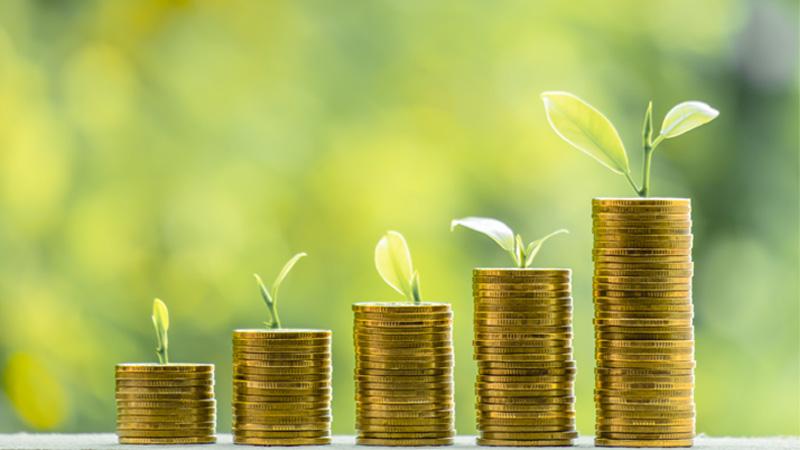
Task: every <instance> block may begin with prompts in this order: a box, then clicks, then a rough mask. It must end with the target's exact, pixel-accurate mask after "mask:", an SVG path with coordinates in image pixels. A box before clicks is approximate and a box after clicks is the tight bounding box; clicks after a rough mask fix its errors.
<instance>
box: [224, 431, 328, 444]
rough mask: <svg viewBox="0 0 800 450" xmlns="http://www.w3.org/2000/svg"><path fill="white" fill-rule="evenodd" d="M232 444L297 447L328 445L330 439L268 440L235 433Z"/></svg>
mask: <svg viewBox="0 0 800 450" xmlns="http://www.w3.org/2000/svg"><path fill="white" fill-rule="evenodd" d="M233 443H234V444H242V445H272V446H297V445H328V444H330V443H331V438H330V437H320V438H302V437H300V438H270V437H260V436H247V435H242V434H241V433H237V434H234V435H233Z"/></svg>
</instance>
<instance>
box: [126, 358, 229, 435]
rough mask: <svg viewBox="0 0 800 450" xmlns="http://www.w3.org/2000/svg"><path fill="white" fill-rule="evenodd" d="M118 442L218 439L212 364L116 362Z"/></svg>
mask: <svg viewBox="0 0 800 450" xmlns="http://www.w3.org/2000/svg"><path fill="white" fill-rule="evenodd" d="M116 381H117V389H116V399H117V436H118V438H119V443H120V444H165V445H172V444H211V443H214V442H216V440H217V439H216V436H215V429H216V420H217V414H216V400H214V366H213V365H212V364H119V365H117V367H116Z"/></svg>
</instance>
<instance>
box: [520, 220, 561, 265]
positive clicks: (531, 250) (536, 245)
mask: <svg viewBox="0 0 800 450" xmlns="http://www.w3.org/2000/svg"><path fill="white" fill-rule="evenodd" d="M558 234H569V231H568V230H565V229H563V228H562V229H560V230H556V231H553V232H552V233H550V234H548V235H547V236H545V237H543V238H540V239H537V240H535V241H533V242H531V243H530V244H528V249H527V251H526V252H525V253H526V254H527V257H526V259H525V267H530V265H531V264H532V263H533V258H535V257H536V254H537V253H539V250H541V248H542V244H544V243H545V241H547V240H548V239H550V238H551V237H553V236H556V235H558Z"/></svg>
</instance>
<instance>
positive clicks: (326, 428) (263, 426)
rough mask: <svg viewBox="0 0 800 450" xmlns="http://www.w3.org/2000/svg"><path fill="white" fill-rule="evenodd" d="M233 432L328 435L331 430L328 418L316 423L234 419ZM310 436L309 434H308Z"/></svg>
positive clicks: (248, 418)
mask: <svg viewBox="0 0 800 450" xmlns="http://www.w3.org/2000/svg"><path fill="white" fill-rule="evenodd" d="M234 427H235V431H236V432H240V431H261V432H273V433H280V432H287V431H291V432H303V431H305V432H313V433H316V434H317V435H319V434H325V435H327V434H329V433H330V429H331V423H330V416H327V418H320V421H319V422H317V423H311V422H308V423H291V424H284V423H277V424H276V423H261V422H260V418H257V419H254V418H253V417H241V416H237V417H236V422H235V423H234ZM309 434H310V433H309Z"/></svg>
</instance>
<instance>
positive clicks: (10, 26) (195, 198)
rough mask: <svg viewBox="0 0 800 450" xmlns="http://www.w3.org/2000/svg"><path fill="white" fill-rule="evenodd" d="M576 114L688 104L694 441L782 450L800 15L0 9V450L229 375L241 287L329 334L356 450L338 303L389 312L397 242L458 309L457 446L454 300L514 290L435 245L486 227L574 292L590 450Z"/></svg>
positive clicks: (250, 319)
mask: <svg viewBox="0 0 800 450" xmlns="http://www.w3.org/2000/svg"><path fill="white" fill-rule="evenodd" d="M551 89H559V90H568V91H572V92H575V93H576V94H578V95H580V96H582V97H584V98H586V99H587V100H588V101H590V102H591V103H593V104H594V105H595V106H597V107H598V108H599V109H601V110H602V111H604V112H605V113H606V114H607V115H608V116H609V117H610V118H611V120H612V121H613V122H614V123H615V124H616V125H617V127H618V128H619V130H620V133H621V135H622V136H623V139H624V140H625V142H626V144H627V146H628V151H629V154H630V156H631V159H632V164H633V165H634V168H635V170H636V172H637V173H638V170H639V167H640V166H641V163H640V150H639V147H640V141H639V130H640V126H641V118H642V115H643V113H644V110H645V106H646V103H647V101H648V100H649V99H652V100H653V102H654V105H655V110H654V111H655V117H656V121H657V122H660V120H661V118H662V117H663V115H664V114H665V112H666V111H667V110H668V109H669V108H670V107H671V106H672V105H674V104H675V103H677V102H679V101H683V100H689V99H698V100H704V101H706V102H708V103H710V104H711V105H713V106H714V107H716V108H718V109H719V110H720V111H721V115H720V117H719V118H718V119H717V120H715V121H714V122H712V123H711V124H709V125H708V126H705V127H703V128H701V129H699V130H696V131H693V132H691V133H690V134H687V135H686V136H682V137H680V138H678V139H675V140H671V141H668V142H665V143H664V144H663V145H662V146H661V147H659V150H658V151H657V153H656V156H655V163H654V174H653V194H654V195H657V196H658V195H661V196H686V197H691V198H692V201H693V207H694V211H693V219H694V232H695V250H694V258H695V262H696V276H695V283H694V294H695V295H694V299H695V311H696V321H695V323H696V339H697V360H698V367H697V380H696V384H697V388H696V401H697V417H698V419H697V429H698V432H704V433H709V434H713V435H722V434H724V435H767V434H800V430H799V429H798V427H800V425H799V424H800V413H799V412H798V409H799V408H800V392H799V385H800V370H799V367H798V366H799V364H800V350H799V349H798V346H799V345H800V331H799V328H800V327H799V326H798V320H800V310H799V308H798V305H799V303H800V300H799V298H800V288H799V287H798V272H799V271H800V270H799V269H800V268H799V267H798V248H800V242H799V241H798V233H799V230H800V223H799V222H798V206H799V205H800V195H799V194H798V193H799V192H800V188H799V186H798V180H799V179H800V176H799V175H798V169H799V167H800V164H799V163H798V6H797V3H796V2H794V1H752V2H748V1H733V0H730V1H724V0H711V1H703V2H698V1H692V0H675V1H660V2H642V1H634V0H631V1H587V2H565V1H533V0H531V1H494V2H489V1H467V0H453V1H428V0H424V1H423V0H404V1H370V2H353V3H350V2H345V3H342V2H331V1H323V0H319V1H286V2H282V1H263V2H257V1H241V2H217V1H196V2H195V1H173V2H166V1H113V2H112V1H107V2H101V1H83V2H73V1H4V2H2V3H1V4H0V255H2V256H0V264H2V267H1V269H0V371H2V373H3V389H2V394H0V431H2V432H10V431H18V430H37V429H52V430H57V431H69V432H75V431H101V430H105V431H112V430H113V429H114V413H113V411H114V400H113V392H114V380H113V366H114V364H116V363H118V362H137V361H152V360H154V359H155V353H154V351H153V349H154V345H155V343H154V336H153V333H152V326H151V323H150V317H149V315H150V306H151V301H152V298H153V297H155V296H158V297H160V298H162V299H164V300H165V301H166V302H167V304H168V305H169V306H170V309H171V313H172V330H171V336H170V342H171V354H172V356H173V358H174V359H176V360H179V361H185V362H189V361H192V362H211V363H215V364H217V393H218V399H219V423H220V426H219V429H220V430H221V431H227V430H229V429H230V421H231V420H230V392H231V386H230V385H231V374H230V372H231V367H230V366H231V363H230V359H231V355H230V353H231V352H230V346H231V344H230V335H231V330H232V329H234V328H240V327H258V326H260V324H261V323H262V322H263V321H264V320H265V314H266V311H265V308H264V305H263V304H262V302H261V300H260V298H259V295H258V291H257V289H256V286H255V283H254V281H253V278H252V276H251V274H252V273H253V272H254V271H258V272H260V273H262V274H264V275H265V276H266V278H272V276H273V274H274V273H276V272H277V271H278V269H279V268H280V266H281V265H282V264H283V262H284V261H285V260H286V259H288V257H289V256H291V255H292V254H293V253H295V252H298V251H307V252H308V253H309V254H310V256H309V257H308V258H306V259H305V260H303V261H301V262H300V263H299V264H298V266H297V267H296V270H295V272H293V273H292V274H291V275H290V276H289V279H288V280H287V282H286V283H285V285H284V289H283V291H282V305H281V316H282V319H283V321H284V322H285V324H287V325H289V326H294V327H325V328H331V329H333V332H334V358H335V370H334V394H335V403H334V431H335V432H336V433H339V434H345V433H351V432H352V429H353V415H354V405H353V381H352V369H353V349H352V343H351V336H350V333H351V320H352V316H351V311H350V304H351V303H353V302H356V301H365V300H393V299H396V298H397V295H395V294H394V293H393V292H392V291H391V290H390V289H389V288H388V287H386V286H385V285H384V284H383V283H382V281H381V280H380V279H379V277H378V276H377V274H376V273H375V270H374V268H373V263H372V251H373V246H374V244H375V243H376V242H377V240H378V238H379V236H380V235H381V234H382V233H383V232H384V231H385V230H387V229H396V230H399V231H401V232H402V233H404V234H405V236H406V238H407V239H408V241H409V244H410V246H411V251H412V253H413V256H414V260H415V263H416V265H417V267H418V269H419V271H420V274H421V281H422V290H423V296H425V297H426V298H427V299H429V300H441V301H449V302H452V304H453V308H454V310H455V317H456V321H455V346H456V364H457V374H456V384H457V428H458V431H459V432H460V433H462V434H466V433H472V432H474V425H473V423H474V413H473V395H472V390H473V388H472V382H473V377H474V373H475V365H474V363H473V361H472V358H471V324H470V317H471V313H472V307H471V293H470V277H471V269H472V267H474V266H502V265H508V264H509V261H510V260H509V258H508V257H507V255H505V254H503V253H502V252H500V251H499V250H498V249H497V248H496V246H495V245H494V244H493V243H492V242H491V241H489V240H488V239H485V238H482V237H479V236H477V235H475V234H473V233H469V232H466V231H459V232H454V233H451V232H450V231H449V228H448V225H449V221H450V219H452V218H454V217H461V216H465V215H486V216H494V217H497V218H500V219H502V220H504V221H506V222H508V223H509V224H510V225H512V227H514V228H515V229H517V230H519V231H520V232H521V233H522V234H523V235H524V236H528V237H529V238H530V239H533V238H534V237H537V236H540V235H543V234H545V233H547V232H549V231H551V230H553V229H555V228H560V227H566V228H569V229H570V230H571V231H572V233H571V234H570V235H569V236H566V237H563V236H559V237H558V238H555V239H554V240H552V241H551V242H549V243H548V244H547V245H546V247H545V248H543V250H542V251H541V253H540V256H539V258H538V263H537V264H538V265H541V266H563V267H570V268H572V269H573V271H574V294H575V295H574V297H575V348H576V351H575V353H576V358H577V361H578V364H579V374H578V384H577V389H576V394H577V396H578V404H577V408H578V424H579V429H580V431H581V432H582V433H592V431H593V420H594V416H593V412H594V408H593V404H592V389H593V373H592V370H593V368H592V366H593V343H592V299H591V268H592V267H591V258H590V249H591V240H592V237H591V227H590V199H591V198H592V197H593V196H618V195H621V196H628V195H630V194H631V193H630V192H629V187H628V185H627V184H626V182H625V180H624V178H622V177H619V176H616V175H614V174H612V173H611V172H609V171H607V170H605V169H604V168H602V167H601V166H599V165H598V164H596V163H595V162H594V161H592V160H590V159H589V158H587V157H585V156H584V155H581V154H580V153H579V152H577V151H574V150H573V149H571V148H570V147H569V146H567V145H566V144H565V143H564V142H562V141H561V140H560V139H559V138H558V137H557V136H556V135H555V134H554V133H553V132H552V131H551V130H550V128H549V126H548V124H547V121H546V119H545V115H544V111H543V107H542V104H541V101H540V99H539V97H538V95H539V93H540V92H541V91H543V90H551Z"/></svg>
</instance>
